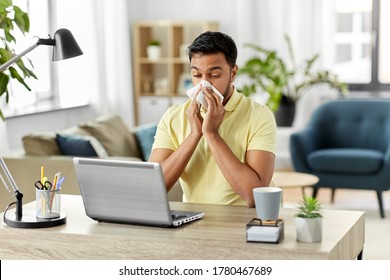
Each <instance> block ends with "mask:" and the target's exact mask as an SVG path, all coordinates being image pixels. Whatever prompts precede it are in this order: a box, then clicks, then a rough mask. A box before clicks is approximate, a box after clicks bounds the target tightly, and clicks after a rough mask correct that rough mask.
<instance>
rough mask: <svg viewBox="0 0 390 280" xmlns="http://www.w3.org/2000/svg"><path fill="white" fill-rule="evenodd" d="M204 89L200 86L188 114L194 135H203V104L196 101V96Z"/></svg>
mask: <svg viewBox="0 0 390 280" xmlns="http://www.w3.org/2000/svg"><path fill="white" fill-rule="evenodd" d="M201 90H202V87H200V88H199V91H198V92H197V93H196V95H195V98H194V99H193V100H192V102H191V104H190V106H189V107H188V109H187V111H186V114H187V117H188V120H189V122H190V125H191V133H192V134H194V135H202V123H203V118H202V116H201V114H200V107H201V105H199V104H198V102H197V101H196V97H198V94H199V93H200V91H201Z"/></svg>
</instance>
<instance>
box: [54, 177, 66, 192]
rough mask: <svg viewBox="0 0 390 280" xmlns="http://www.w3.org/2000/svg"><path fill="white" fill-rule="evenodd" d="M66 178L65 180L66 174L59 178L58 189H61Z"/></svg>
mask: <svg viewBox="0 0 390 280" xmlns="http://www.w3.org/2000/svg"><path fill="white" fill-rule="evenodd" d="M64 180H65V176H62V177H61V178H60V179H59V180H58V182H57V186H56V190H57V189H58V190H59V189H61V185H62V183H63V182H64Z"/></svg>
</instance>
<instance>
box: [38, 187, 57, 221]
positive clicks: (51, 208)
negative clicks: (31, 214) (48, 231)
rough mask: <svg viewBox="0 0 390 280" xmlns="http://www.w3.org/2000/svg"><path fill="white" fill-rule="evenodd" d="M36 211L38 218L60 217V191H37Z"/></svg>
mask: <svg viewBox="0 0 390 280" xmlns="http://www.w3.org/2000/svg"><path fill="white" fill-rule="evenodd" d="M35 195H36V211H37V214H36V216H37V218H43V219H54V218H58V217H60V214H61V213H60V212H61V194H60V190H40V189H37V190H36V192H35Z"/></svg>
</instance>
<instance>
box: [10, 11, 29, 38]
mask: <svg viewBox="0 0 390 280" xmlns="http://www.w3.org/2000/svg"><path fill="white" fill-rule="evenodd" d="M14 12H15V17H14V21H15V23H16V25H17V26H18V27H19V29H20V31H22V33H23V34H25V33H26V32H28V31H29V30H30V19H29V18H28V15H27V13H25V12H23V11H22V10H21V9H20V8H19V7H18V6H14Z"/></svg>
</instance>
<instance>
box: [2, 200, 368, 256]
mask: <svg viewBox="0 0 390 280" xmlns="http://www.w3.org/2000/svg"><path fill="white" fill-rule="evenodd" d="M61 200H62V210H63V212H65V213H66V214H67V217H68V219H67V224H65V225H62V226H58V227H52V228H44V229H18V228H12V227H8V226H7V225H5V224H1V225H0V236H1V238H0V259H232V260H234V259H281V260H283V259H355V258H356V257H357V256H358V255H359V253H360V252H361V251H362V250H363V245H364V212H360V211H334V210H324V211H323V215H324V221H323V227H324V232H323V240H322V242H321V243H299V242H297V241H296V234H295V224H294V219H293V215H294V214H295V212H296V210H295V209H281V212H280V214H281V215H280V216H281V217H283V218H284V219H285V238H284V240H283V241H282V242H281V243H280V244H264V243H247V242H246V227H245V226H246V224H247V223H248V222H249V221H250V220H251V218H253V217H255V215H256V214H255V209H254V208H247V207H240V206H220V205H208V204H186V203H181V202H171V208H172V209H181V210H201V211H204V212H205V217H204V218H203V219H202V220H199V221H196V222H193V223H190V224H187V225H184V226H182V227H179V228H155V227H146V226H133V225H121V224H110V223H98V222H95V221H93V220H91V219H89V218H88V217H87V216H86V215H85V212H84V207H83V204H82V199H81V197H80V196H73V195H62V196H61ZM34 208H35V204H34V202H33V203H29V204H27V205H25V207H24V211H27V210H28V209H30V210H31V211H33V210H34Z"/></svg>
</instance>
